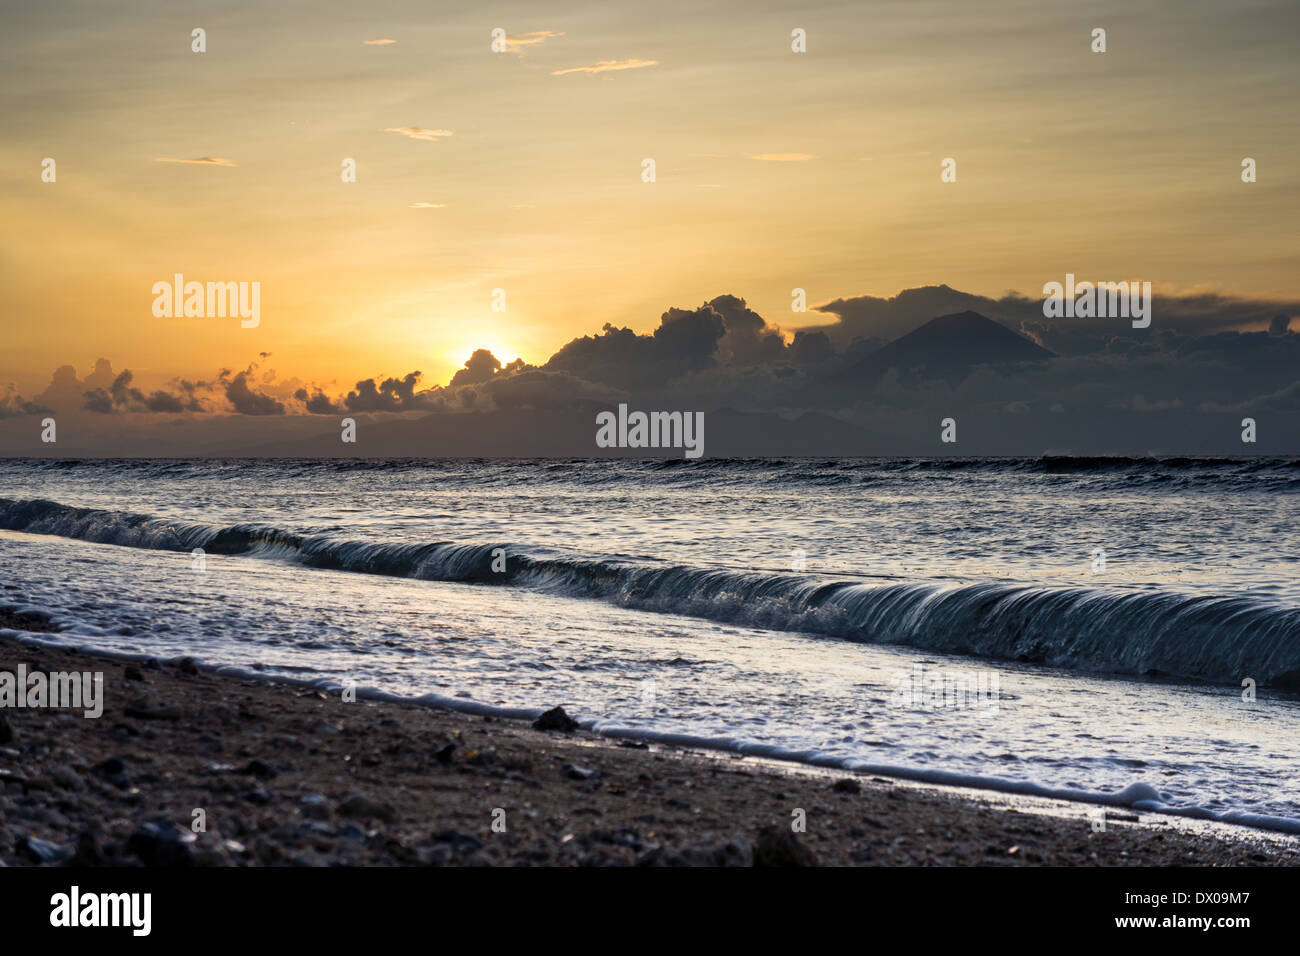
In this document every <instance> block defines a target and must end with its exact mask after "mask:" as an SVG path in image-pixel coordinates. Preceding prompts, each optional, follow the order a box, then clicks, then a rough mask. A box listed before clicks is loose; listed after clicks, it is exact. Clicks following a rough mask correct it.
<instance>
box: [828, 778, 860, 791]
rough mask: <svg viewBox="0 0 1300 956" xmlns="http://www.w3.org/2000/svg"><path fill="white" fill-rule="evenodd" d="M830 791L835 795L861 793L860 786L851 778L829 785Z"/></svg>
mask: <svg viewBox="0 0 1300 956" xmlns="http://www.w3.org/2000/svg"><path fill="white" fill-rule="evenodd" d="M831 789H832V790H834V791H835V792H836V793H861V792H862V784H860V783H858V782H857V781H856V780H854V779H853V778H852V777H845V778H843V779H842V780H836V781H835V783H834V784H832V785H831Z"/></svg>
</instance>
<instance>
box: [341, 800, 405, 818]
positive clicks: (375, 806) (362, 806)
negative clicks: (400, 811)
mask: <svg viewBox="0 0 1300 956" xmlns="http://www.w3.org/2000/svg"><path fill="white" fill-rule="evenodd" d="M337 809H338V812H339V813H341V814H342V815H343V816H345V817H361V818H363V819H375V820H383V821H385V822H391V821H392V820H393V818H394V817H395V816H396V814H395V813H394V812H393V808H392V807H389V806H385V805H384V804H382V803H380V802H379V801H378V800H372V799H371V798H370V797H368V796H366V795H365V794H364V793H354V794H352V796H350V797H348V798H347V799H346V800H344V801H343V802H342V803H340V804H339V805H338V807H337Z"/></svg>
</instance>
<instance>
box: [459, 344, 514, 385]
mask: <svg viewBox="0 0 1300 956" xmlns="http://www.w3.org/2000/svg"><path fill="white" fill-rule="evenodd" d="M500 371H501V360H500V359H499V358H497V357H496V356H495V355H493V354H492V353H491V352H489V351H488V350H487V349H475V350H474V354H472V355H471V356H470V357H469V358H468V359H466V360H465V367H464V368H463V369H461V370H460V371H458V372H457V373H456V374H455V375H453V376H452V377H451V382H450V383H448V385H447V387H448V388H456V387H458V386H460V385H481V384H482V383H483V382H486V381H489V380H490V379H491V378H492V376H493V375H496V374H497V373H498V372H500Z"/></svg>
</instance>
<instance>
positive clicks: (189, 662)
mask: <svg viewBox="0 0 1300 956" xmlns="http://www.w3.org/2000/svg"><path fill="white" fill-rule="evenodd" d="M176 667H177V669H179V670H180V672H181V673H182V674H188V675H189V676H191V677H194V676H195V675H197V674H198V672H199V664H198V661H196V660H195V659H194V658H192V657H182V658H181V659H180V660H179V661H177V662H176Z"/></svg>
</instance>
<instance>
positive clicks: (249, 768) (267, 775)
mask: <svg viewBox="0 0 1300 956" xmlns="http://www.w3.org/2000/svg"><path fill="white" fill-rule="evenodd" d="M242 772H243V773H246V774H248V775H249V776H252V777H259V778H260V779H262V780H269V779H271V778H272V777H274V776H275V775H276V773H277V771H276V769H275V768H274V767H272V766H271V765H270V764H266V763H263V762H262V761H261V760H250V761H249V762H248V763H247V764H245V765H244V769H243V771H242Z"/></svg>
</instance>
